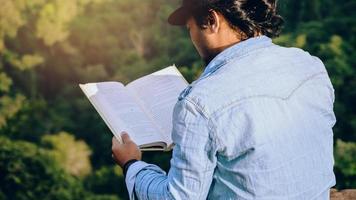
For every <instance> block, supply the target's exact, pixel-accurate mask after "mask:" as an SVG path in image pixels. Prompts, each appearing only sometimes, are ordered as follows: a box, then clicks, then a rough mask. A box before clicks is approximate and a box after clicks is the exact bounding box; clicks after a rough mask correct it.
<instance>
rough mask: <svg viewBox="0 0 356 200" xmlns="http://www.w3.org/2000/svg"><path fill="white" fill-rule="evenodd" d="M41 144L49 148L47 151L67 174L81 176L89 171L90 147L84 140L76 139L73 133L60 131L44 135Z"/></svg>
mask: <svg viewBox="0 0 356 200" xmlns="http://www.w3.org/2000/svg"><path fill="white" fill-rule="evenodd" d="M42 145H43V146H46V147H48V148H49V149H51V150H50V151H49V152H50V154H51V157H52V158H54V159H55V160H56V161H57V163H59V165H61V166H62V168H63V169H64V170H65V171H66V172H67V173H69V174H72V175H75V176H78V177H83V176H86V175H88V174H90V172H91V164H90V159H89V156H90V154H91V151H90V148H89V147H88V145H87V144H86V143H85V142H84V141H76V140H75V138H74V136H73V135H70V134H69V133H66V132H60V133H58V134H56V135H45V136H44V137H43V138H42Z"/></svg>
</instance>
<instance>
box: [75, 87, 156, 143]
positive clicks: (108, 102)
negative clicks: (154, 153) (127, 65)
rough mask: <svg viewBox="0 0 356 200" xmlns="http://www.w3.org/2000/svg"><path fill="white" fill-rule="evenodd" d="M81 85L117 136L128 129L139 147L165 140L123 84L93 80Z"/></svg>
mask: <svg viewBox="0 0 356 200" xmlns="http://www.w3.org/2000/svg"><path fill="white" fill-rule="evenodd" d="M81 88H84V89H83V90H84V91H85V94H86V95H87V96H88V98H89V100H90V101H91V102H92V104H93V105H94V107H95V108H96V109H97V111H98V112H99V114H100V115H101V117H102V118H103V119H104V121H105V122H106V124H107V125H108V126H109V127H110V129H112V130H111V131H112V132H113V133H114V134H115V136H116V137H117V138H121V136H120V133H121V132H122V131H126V132H127V133H128V134H129V135H130V137H131V139H132V140H133V141H134V142H135V143H136V144H137V145H139V146H140V145H143V144H147V143H153V142H157V141H161V140H162V138H161V137H160V135H159V134H157V132H158V131H159V130H158V129H159V128H158V127H156V126H155V125H154V122H152V120H151V119H150V118H149V117H148V115H147V114H146V113H145V112H144V111H143V110H142V108H141V107H140V106H139V105H138V104H137V102H136V99H135V97H134V96H132V95H131V93H130V92H128V91H127V89H126V88H125V87H124V85H122V84H121V83H117V82H102V83H89V84H85V85H81Z"/></svg>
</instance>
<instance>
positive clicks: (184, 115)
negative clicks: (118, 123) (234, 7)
mask: <svg viewBox="0 0 356 200" xmlns="http://www.w3.org/2000/svg"><path fill="white" fill-rule="evenodd" d="M333 103H334V89H333V86H332V84H331V82H330V79H329V76H328V73H327V71H326V69H325V67H324V65H323V63H322V62H321V61H320V60H319V59H318V58H317V57H314V56H311V55H310V54H309V53H307V52H305V51H303V50H301V49H298V48H285V47H281V46H278V45H276V44H274V43H272V40H271V39H270V38H268V37H267V36H259V37H256V38H251V39H248V40H246V41H243V42H241V43H238V44H235V45H233V46H231V47H229V48H228V49H226V50H224V51H223V52H221V53H220V54H219V55H217V56H216V57H215V58H214V60H213V61H212V62H210V64H209V65H208V66H207V67H206V68H205V70H204V72H203V73H202V75H201V76H200V77H199V79H197V80H196V81H194V82H193V83H191V84H190V85H189V86H188V87H187V88H186V89H185V90H184V91H182V93H181V95H180V96H179V99H178V101H177V103H176V105H175V108H174V113H173V121H172V123H173V130H172V138H173V141H174V143H175V147H174V149H173V156H172V159H171V161H170V164H171V168H170V170H169V173H168V174H166V173H165V172H164V171H163V170H162V169H160V168H159V167H158V166H156V165H153V164H148V163H146V162H144V161H139V162H136V163H134V164H133V165H132V166H131V167H130V168H129V170H128V173H127V176H126V184H127V188H128V191H129V194H130V198H131V199H134V192H133V191H135V192H136V195H137V197H138V198H139V199H184V200H187V199H192V200H199V199H207V198H208V199H270V200H286V199H293V200H294V199H295V200H304V199H306V200H311V199H329V189H330V187H332V186H334V185H335V176H334V173H333V165H334V159H333V132H332V127H333V126H334V124H335V122H336V118H335V115H334V112H333Z"/></svg>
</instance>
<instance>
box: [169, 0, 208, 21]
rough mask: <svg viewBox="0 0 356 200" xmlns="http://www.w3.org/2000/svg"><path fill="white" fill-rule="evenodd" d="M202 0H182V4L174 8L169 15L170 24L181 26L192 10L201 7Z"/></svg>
mask: <svg viewBox="0 0 356 200" xmlns="http://www.w3.org/2000/svg"><path fill="white" fill-rule="evenodd" d="M203 2H204V0H183V3H182V6H181V7H179V8H178V9H177V10H175V11H174V12H173V13H172V14H171V15H170V16H169V17H168V23H170V24H171V25H178V26H183V25H185V23H186V22H187V20H188V19H189V17H190V16H191V15H192V13H193V12H194V11H196V10H197V9H199V8H201V7H202V5H203Z"/></svg>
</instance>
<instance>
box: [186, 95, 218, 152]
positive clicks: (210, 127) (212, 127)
mask: <svg viewBox="0 0 356 200" xmlns="http://www.w3.org/2000/svg"><path fill="white" fill-rule="evenodd" d="M184 99H185V100H186V101H187V102H189V103H191V104H192V105H193V106H194V107H195V108H196V110H197V111H198V112H199V113H200V115H201V116H202V117H203V118H204V119H205V120H206V122H207V125H208V130H209V133H208V137H209V138H210V140H211V141H212V142H213V145H214V146H213V149H218V146H221V144H222V143H221V142H220V141H219V140H218V137H217V135H216V133H215V129H216V125H215V124H214V122H213V120H212V118H211V117H210V116H211V115H209V114H208V113H207V112H206V111H205V110H204V109H203V108H202V107H201V106H199V104H198V103H196V102H195V101H194V100H193V99H191V98H189V97H186V98H184Z"/></svg>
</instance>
